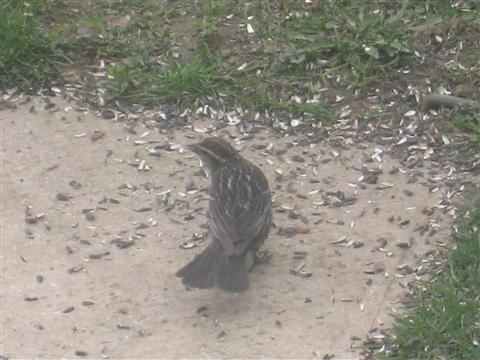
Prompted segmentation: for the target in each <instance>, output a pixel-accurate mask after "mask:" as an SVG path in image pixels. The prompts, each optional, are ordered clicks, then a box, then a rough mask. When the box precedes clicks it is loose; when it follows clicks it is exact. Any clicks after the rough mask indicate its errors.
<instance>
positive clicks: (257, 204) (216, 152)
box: [175, 137, 272, 293]
mask: <svg viewBox="0 0 480 360" xmlns="http://www.w3.org/2000/svg"><path fill="white" fill-rule="evenodd" d="M187 148H188V149H189V150H191V151H192V152H194V153H195V154H196V155H197V156H198V157H199V158H200V159H201V160H202V162H203V163H204V165H205V167H206V170H207V173H208V174H209V175H210V176H209V177H210V178H211V183H210V187H209V205H208V214H207V217H208V228H209V236H210V238H211V242H210V244H209V245H208V246H207V247H206V248H205V250H203V252H201V253H200V254H199V255H196V256H195V258H194V259H193V260H192V261H191V262H190V263H188V264H187V265H185V266H184V267H182V268H181V269H180V270H178V271H177V272H176V274H175V275H176V276H177V277H180V278H182V283H183V284H184V285H187V286H188V287H191V288H197V289H210V288H214V287H216V288H220V289H222V290H224V291H226V292H233V293H238V292H242V291H245V290H247V289H248V288H249V281H248V275H247V265H246V257H247V255H248V253H251V254H252V255H253V256H254V259H258V251H259V249H260V247H261V246H262V245H263V243H264V242H265V240H266V239H267V237H268V234H269V232H270V229H271V227H272V203H271V196H270V188H269V185H268V180H267V178H266V177H265V175H264V173H263V172H262V170H261V169H260V168H259V167H257V166H256V165H254V164H253V163H251V162H250V161H248V160H247V159H245V158H243V157H242V156H241V155H240V154H239V153H238V152H237V151H236V150H235V149H234V148H233V146H232V145H230V144H229V143H228V142H227V141H225V140H224V139H222V138H220V137H209V138H206V139H204V140H202V141H200V142H199V143H196V144H192V145H189V146H187Z"/></svg>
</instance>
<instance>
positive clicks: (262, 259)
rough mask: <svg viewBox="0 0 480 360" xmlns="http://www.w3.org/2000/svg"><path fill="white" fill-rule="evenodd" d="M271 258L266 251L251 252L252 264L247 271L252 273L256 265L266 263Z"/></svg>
mask: <svg viewBox="0 0 480 360" xmlns="http://www.w3.org/2000/svg"><path fill="white" fill-rule="evenodd" d="M271 257H272V254H270V253H269V252H268V250H264V251H256V252H252V258H253V262H252V266H251V267H250V269H249V271H252V270H253V269H254V268H255V267H256V266H257V265H262V264H266V263H268V261H269V260H270V258H271Z"/></svg>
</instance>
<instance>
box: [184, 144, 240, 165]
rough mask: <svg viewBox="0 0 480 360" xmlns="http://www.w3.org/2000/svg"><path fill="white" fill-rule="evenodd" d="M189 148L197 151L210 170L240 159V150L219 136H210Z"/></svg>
mask: <svg viewBox="0 0 480 360" xmlns="http://www.w3.org/2000/svg"><path fill="white" fill-rule="evenodd" d="M187 148H188V149H189V150H191V151H193V152H194V153H196V154H197V155H198V156H199V157H200V159H202V161H204V162H205V164H206V165H207V167H208V168H210V170H215V169H216V168H217V167H218V166H221V165H223V164H225V163H228V162H231V161H236V160H238V159H240V155H239V154H238V152H237V151H236V150H235V149H234V148H233V146H232V145H230V144H229V143H228V142H226V141H225V140H223V139H222V138H219V137H210V138H207V139H205V140H202V141H200V142H199V143H196V144H192V145H188V146H187Z"/></svg>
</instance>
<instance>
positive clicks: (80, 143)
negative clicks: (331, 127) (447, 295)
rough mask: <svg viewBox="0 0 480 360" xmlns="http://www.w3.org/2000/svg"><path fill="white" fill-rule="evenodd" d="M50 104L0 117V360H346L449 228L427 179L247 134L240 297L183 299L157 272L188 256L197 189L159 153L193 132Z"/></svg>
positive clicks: (381, 322) (360, 148)
mask: <svg viewBox="0 0 480 360" xmlns="http://www.w3.org/2000/svg"><path fill="white" fill-rule="evenodd" d="M53 101H54V102H56V104H57V106H54V107H52V108H50V109H48V110H46V109H44V107H45V105H44V103H43V101H41V100H40V99H35V100H34V101H32V102H29V103H27V104H24V105H21V106H19V107H18V108H17V109H15V110H4V111H3V112H2V113H1V125H2V142H1V156H2V172H1V175H2V178H1V186H2V199H1V205H2V219H1V220H2V224H1V229H2V230H1V231H2V233H1V240H2V254H1V261H2V278H1V282H2V289H1V303H2V319H1V321H2V339H1V341H2V344H1V346H2V350H1V355H2V356H4V357H6V358H75V357H77V358H78V357H85V358H179V357H181V358H315V357H318V358H323V357H324V356H326V355H335V359H355V358H359V357H360V355H359V354H360V353H359V349H358V345H359V344H360V343H361V341H359V339H361V338H363V337H364V336H365V335H366V334H367V333H368V332H369V331H370V330H372V329H375V328H376V327H382V326H388V325H389V324H390V323H391V316H390V315H389V313H391V312H392V308H395V307H397V306H399V304H398V299H400V298H401V297H402V296H403V295H404V294H405V292H406V289H405V288H404V287H405V285H406V284H407V283H408V281H410V280H412V279H414V278H415V277H416V276H419V275H421V273H422V267H421V265H420V266H419V264H421V263H420V262H421V259H422V258H423V256H424V254H425V253H427V252H428V251H430V250H432V249H435V248H436V243H437V242H443V243H445V242H447V241H448V237H449V233H450V225H451V221H452V220H451V217H450V216H449V215H447V214H443V212H441V211H439V210H436V211H435V208H433V209H432V210H431V211H425V209H426V208H430V207H434V206H435V205H436V204H438V203H439V201H440V200H441V199H442V192H441V191H437V192H433V193H430V192H429V191H428V184H429V175H428V171H429V169H430V168H431V167H432V164H429V163H428V162H426V163H425V164H424V168H423V172H424V174H425V175H424V177H423V178H420V179H419V181H417V182H415V183H409V179H411V176H412V174H413V172H415V171H416V170H409V169H402V166H401V165H400V164H399V163H398V162H397V161H396V160H395V159H393V158H391V157H389V156H388V155H386V154H380V156H379V157H378V159H377V160H379V161H371V160H370V159H371V157H372V155H374V154H376V153H377V152H376V151H375V149H376V148H377V149H378V148H381V147H379V146H378V145H373V144H368V143H366V144H356V145H357V146H352V147H351V148H350V149H340V148H332V147H330V146H329V145H328V144H327V143H326V142H320V143H318V144H315V145H312V146H310V145H307V146H302V145H301V144H298V143H296V142H295V141H296V140H298V139H297V138H295V137H293V136H290V137H281V136H279V135H275V134H273V133H272V132H269V131H267V130H263V131H260V132H259V133H257V134H255V135H254V136H253V137H252V138H250V139H247V140H244V141H235V140H233V139H232V142H233V143H237V144H239V145H240V146H239V148H241V149H242V154H243V155H244V156H245V157H246V158H248V159H250V160H252V161H253V162H255V163H256V164H258V165H260V166H261V167H262V168H263V170H264V171H265V173H266V174H267V177H268V178H269V179H270V183H271V187H272V190H273V191H274V199H275V203H276V204H277V207H276V211H275V213H274V216H275V218H274V221H275V223H276V227H277V228H276V229H274V231H272V234H271V236H270V238H269V239H268V240H267V242H266V243H265V246H264V248H265V249H266V250H268V252H269V253H270V254H271V255H272V256H271V258H270V260H269V262H267V263H266V264H263V265H261V266H259V267H256V268H255V269H254V270H253V271H252V272H251V274H250V280H251V289H250V290H249V291H247V292H245V293H241V294H225V293H222V292H220V291H218V290H206V291H205V290H203V291H199V290H187V289H185V288H184V286H182V284H181V282H180V281H179V279H178V278H176V277H175V276H174V275H173V274H174V272H175V271H176V270H177V269H178V268H179V267H181V266H182V265H183V264H185V263H186V262H187V261H189V260H190V259H191V258H192V257H193V256H194V254H195V253H197V252H199V251H201V247H202V246H204V242H203V240H202V238H201V235H202V234H204V233H205V231H206V229H205V222H206V218H205V214H206V206H207V202H206V201H205V199H206V193H205V191H204V190H205V187H206V186H207V185H208V179H206V178H205V177H204V176H202V172H201V171H199V161H198V159H197V158H196V157H194V156H193V154H191V153H189V152H188V151H186V150H185V151H183V148H182V147H181V146H180V147H177V146H176V145H173V146H168V144H180V145H183V144H186V143H191V142H195V141H197V140H199V139H201V138H202V137H203V136H206V135H207V134H205V133H202V132H198V129H197V131H194V130H193V129H188V128H185V129H177V130H172V131H169V132H165V133H159V131H158V130H157V129H149V130H148V129H145V128H142V126H141V125H139V126H138V127H137V129H136V132H137V133H136V134H132V133H131V132H128V131H126V127H125V126H124V125H123V124H122V123H120V122H118V123H116V122H114V121H113V120H105V119H102V118H100V117H97V116H95V115H94V114H92V113H87V112H82V111H80V112H79V111H77V110H76V108H78V107H79V106H77V105H75V104H73V103H70V104H67V103H65V102H63V101H61V100H58V99H54V100H53ZM32 105H33V106H34V108H35V110H34V109H33V108H31V107H32ZM66 107H67V110H68V111H65V108H66ZM70 108H71V109H70ZM197 126H198V127H201V128H204V129H207V128H208V127H209V123H208V121H207V120H201V119H198V123H197ZM200 130H201V129H200ZM95 131H97V132H96V133H95ZM99 131H100V132H99ZM146 131H150V132H149V133H145V132H146ZM209 131H210V130H209ZM226 132H228V133H230V134H231V135H232V137H233V136H236V137H240V135H241V134H240V133H239V130H238V128H237V127H227V128H225V129H224V130H222V131H221V132H218V133H226ZM102 134H104V136H103V137H102ZM92 136H93V138H98V139H96V140H92ZM135 141H136V143H135ZM269 144H273V147H271V148H268V147H267V148H266V149H265V148H262V145H267V146H268V145H269ZM292 144H293V146H292ZM159 145H167V147H163V148H162V147H161V146H160V147H159V148H158V149H157V152H158V154H156V155H158V156H152V155H149V153H148V151H147V149H148V148H153V147H155V146H159ZM172 148H173V149H172ZM278 150H280V151H278ZM276 151H277V152H276ZM136 159H137V160H136ZM142 160H145V162H142ZM364 164H366V166H368V167H369V168H370V169H374V168H379V169H381V170H382V173H381V174H379V175H378V181H377V183H376V184H375V183H372V184H368V183H366V182H362V181H360V180H361V176H362V172H361V167H362V165H364ZM139 166H140V167H144V166H146V167H147V168H148V169H149V170H148V171H145V168H144V169H143V170H139ZM395 168H400V171H397V172H395ZM392 169H393V170H392ZM192 182H193V183H192ZM372 182H373V181H372ZM382 184H383V185H384V186H382ZM390 185H391V186H390ZM187 187H188V191H187ZM337 191H342V192H343V193H344V195H345V197H346V199H343V201H341V200H342V196H343V195H342V194H341V193H336V194H332V193H334V192H337ZM328 192H331V193H330V194H328ZM349 198H351V199H349ZM315 204H316V205H315ZM328 204H329V205H328ZM29 206H30V207H31V208H29V210H28V211H27V214H26V208H27V207H29ZM42 213H43V214H44V217H41V215H42ZM38 214H40V218H36V215H38ZM28 222H35V223H28ZM421 226H424V228H422V229H423V230H422V229H419V227H421ZM195 233H196V234H199V236H197V237H196V235H195ZM342 238H343V240H342ZM381 238H383V240H382V239H381ZM192 239H193V240H192ZM379 239H380V240H379ZM338 241H340V242H338ZM182 243H185V244H184V245H183V247H181V246H180V245H181V244H182ZM409 245H410V246H409ZM379 248H380V249H379ZM296 258H298V259H296ZM302 264H304V266H303V267H302V266H301V265H302ZM402 265H409V266H410V268H409V267H406V266H404V267H402ZM399 267H400V268H399ZM291 269H297V270H299V271H298V272H296V273H295V272H294V273H295V274H296V275H295V274H292V272H291ZM409 272H410V274H408V273H409ZM326 358H327V357H326Z"/></svg>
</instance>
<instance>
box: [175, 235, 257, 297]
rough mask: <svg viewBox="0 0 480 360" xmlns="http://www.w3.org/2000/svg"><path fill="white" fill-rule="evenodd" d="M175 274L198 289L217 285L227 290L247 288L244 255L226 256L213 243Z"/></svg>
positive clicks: (237, 290) (235, 290)
mask: <svg viewBox="0 0 480 360" xmlns="http://www.w3.org/2000/svg"><path fill="white" fill-rule="evenodd" d="M175 275H176V276H178V277H181V278H182V282H183V283H184V284H185V285H188V286H190V287H194V288H198V289H210V288H213V287H218V288H220V289H222V290H225V291H228V292H240V291H244V290H247V289H248V277H247V269H246V264H245V255H241V256H235V255H233V256H227V255H225V253H224V252H223V250H222V249H219V248H218V247H217V246H215V244H211V245H209V246H208V247H207V248H206V249H205V250H204V251H203V252H202V253H200V254H199V255H197V256H195V258H194V259H193V260H192V261H191V262H190V263H189V264H187V265H185V266H184V267H183V268H181V269H180V270H178V271H177V273H176V274H175Z"/></svg>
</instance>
